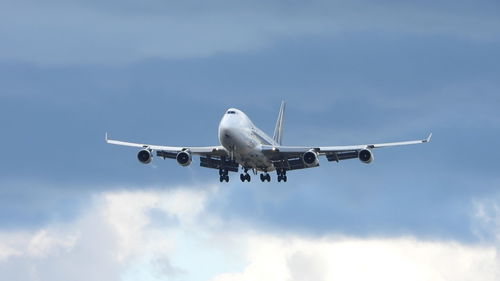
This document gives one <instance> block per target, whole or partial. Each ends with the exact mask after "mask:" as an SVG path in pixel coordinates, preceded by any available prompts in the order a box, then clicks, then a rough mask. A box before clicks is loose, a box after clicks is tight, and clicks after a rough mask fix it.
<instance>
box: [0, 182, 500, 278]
mask: <svg viewBox="0 0 500 281" xmlns="http://www.w3.org/2000/svg"><path fill="white" fill-rule="evenodd" d="M219 193H220V192H219V189H218V187H216V186H212V187H207V188H204V189H193V188H185V187H177V188H173V189H168V190H166V189H161V190H160V189H149V190H147V191H144V190H142V191H137V190H135V191H132V190H126V191H125V190H114V191H108V192H103V193H97V194H95V196H94V197H93V200H92V203H91V204H90V205H89V206H88V208H86V209H85V211H84V212H83V213H82V214H81V215H80V216H79V217H78V218H76V219H75V220H74V221H71V222H65V223H55V222H54V223H50V224H47V225H45V226H44V227H42V228H39V229H36V230H32V231H3V232H0V275H1V276H2V277H4V278H6V279H9V280H51V281H57V280H68V279H71V280H89V279H93V280H103V279H105V280H110V281H113V280H164V278H170V279H173V280H212V281H226V280H234V281H239V280H264V281H265V280H283V281H293V280H305V279H314V280H339V279H340V280H366V279H370V280H401V279H405V280H498V279H499V278H500V260H499V259H498V257H497V256H498V249H497V248H496V247H495V244H494V243H480V244H464V243H459V242H456V241H449V240H442V241H431V240H425V239H417V238H415V237H411V236H398V237H389V238H379V237H367V238H359V237H353V236H346V235H343V234H339V233H329V234H326V235H323V236H321V237H319V238H318V237H309V236H305V235H301V234H297V233H293V232H289V231H283V232H279V233H276V232H268V231H266V230H262V229H257V228H255V227H253V226H250V225H246V224H245V223H244V222H242V221H240V222H232V221H225V220H223V219H222V218H221V217H219V216H217V215H215V214H213V213H211V212H210V210H209V209H208V208H207V206H208V204H209V203H210V201H212V200H214V198H216V197H217V196H219V195H220V194H219ZM478 202H479V203H478V204H480V205H481V204H484V202H483V201H478ZM495 204H496V203H495ZM478 206H479V205H478ZM481 206H482V205H481ZM492 210H496V209H495V208H493V209H491V208H486V209H485V208H482V207H478V216H479V218H487V219H486V221H488V222H491V218H492V216H494V215H495V214H496V213H495V212H493V213H492ZM159 214H161V215H159ZM489 230H490V231H496V232H497V233H498V231H499V230H498V228H497V226H496V225H495V227H493V228H492V229H489ZM484 231H486V228H484ZM89 268H92V270H89Z"/></svg>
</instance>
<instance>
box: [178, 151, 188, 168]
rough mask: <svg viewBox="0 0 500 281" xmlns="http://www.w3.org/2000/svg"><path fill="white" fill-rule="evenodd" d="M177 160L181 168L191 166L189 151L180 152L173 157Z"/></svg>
mask: <svg viewBox="0 0 500 281" xmlns="http://www.w3.org/2000/svg"><path fill="white" fill-rule="evenodd" d="M175 159H176V160H177V163H179V165H181V166H189V164H191V161H192V158H191V153H190V152H189V151H181V152H179V153H177V156H176V157H175Z"/></svg>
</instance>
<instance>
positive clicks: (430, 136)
mask: <svg viewBox="0 0 500 281" xmlns="http://www.w3.org/2000/svg"><path fill="white" fill-rule="evenodd" d="M431 138H432V133H430V134H429V136H428V137H427V139H425V140H424V142H431Z"/></svg>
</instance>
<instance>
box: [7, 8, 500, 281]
mask: <svg viewBox="0 0 500 281" xmlns="http://www.w3.org/2000/svg"><path fill="white" fill-rule="evenodd" d="M499 8H500V7H499V4H498V3H497V2H496V1H475V2H474V3H472V2H466V1H459V2H456V1H443V2H440V3H434V2H432V1H420V2H418V3H414V2H412V1H381V2H378V3H372V2H367V1H311V2H310V3H307V4H306V3H301V2H297V1H251V2H238V3H235V2H232V1H214V2H211V3H210V4H207V3H205V2H203V1H183V2H182V3H175V2H172V1H155V0H149V1H134V0H129V1H122V2H116V1H79V0H74V1H58V0H51V1H47V2H46V3H44V4H43V5H41V4H40V3H39V2H36V1H32V0H25V1H16V3H12V2H7V1H2V2H0V41H1V42H2V44H0V85H1V91H0V101H1V102H0V109H1V110H0V126H1V127H2V129H3V130H2V131H3V133H2V138H1V139H0V143H1V145H2V147H4V150H3V157H2V161H0V171H2V172H1V173H0V195H1V196H0V237H3V239H1V240H0V273H2V275H3V276H9V277H12V278H11V279H13V280H17V279H19V280H59V279H58V278H62V279H60V280H67V278H68V277H69V276H71V277H74V276H78V272H80V271H82V270H83V269H84V266H83V265H82V262H81V261H82V260H86V259H89V258H90V259H93V258H94V257H99V259H96V260H101V259H102V262H96V264H98V265H99V268H102V269H101V270H100V271H99V274H97V275H96V278H97V279H102V276H107V279H109V280H129V279H133V278H143V279H145V280H161V278H164V277H165V276H167V277H168V278H174V279H179V280H246V279H245V278H250V279H251V278H255V277H256V276H260V275H255V274H256V273H255V272H254V271H252V270H253V269H255V268H259V269H260V268H261V266H266V265H261V264H259V263H258V262H256V263H253V262H252V261H253V260H252V257H257V256H258V254H256V253H253V252H252V249H255V248H259V247H260V246H262V247H264V246H265V247H267V246H269V247H271V246H270V245H275V244H273V243H274V242H272V241H276V240H277V239H278V240H279V239H281V240H279V241H281V242H283V243H291V244H293V243H295V242H290V241H291V240H287V239H288V238H289V237H293V239H292V238H290V239H292V240H293V241H296V240H297V239H298V240H299V241H307V243H306V242H304V243H298V244H293V245H295V246H293V247H291V248H293V249H295V248H294V247H296V248H297V251H298V252H308V251H312V252H310V253H309V254H308V255H306V256H307V257H312V256H314V257H315V258H317V259H319V260H321V261H318V262H306V261H304V260H303V257H302V256H300V257H298V258H297V259H298V261H297V260H295V259H294V258H293V257H296V256H295V255H293V254H283V255H285V256H286V257H288V259H285V260H287V261H288V263H286V264H287V265H288V266H284V267H283V268H284V269H283V270H282V271H279V270H278V271H279V272H285V273H286V274H285V273H283V274H284V275H283V276H285V277H283V276H281V275H280V277H276V278H271V279H272V280H276V279H278V280H287V278H288V280H294V278H296V279H297V278H298V280H300V278H299V276H301V275H300V274H305V275H306V276H308V275H309V276H313V275H314V272H316V273H318V274H320V275H321V276H330V275H328V274H330V273H331V272H330V273H328V274H327V273H326V271H324V269H318V268H316V267H315V266H314V265H317V264H322V263H325V264H329V265H332V268H339V267H344V268H349V266H354V265H356V264H355V260H354V261H352V263H350V264H348V265H345V264H342V265H340V264H338V263H336V262H335V261H336V260H335V258H334V257H332V256H330V255H329V253H326V252H322V253H317V255H316V254H314V253H316V252H314V251H313V250H311V249H316V247H317V246H318V245H321V243H323V242H324V240H325V239H326V240H327V242H325V243H330V244H328V245H329V246H327V247H325V248H328V247H330V246H331V247H334V248H335V247H337V246H338V244H336V243H341V242H339V241H344V240H343V239H347V240H348V241H351V242H352V243H353V244H349V243H348V245H350V246H346V247H347V248H349V247H351V249H353V252H356V250H355V249H361V250H359V251H361V252H360V255H362V254H363V253H364V254H367V256H369V253H368V252H367V253H365V252H363V251H364V250H363V249H370V247H369V246H366V245H372V243H373V244H374V245H380V247H382V249H387V252H393V251H396V252H397V251H399V250H400V249H403V248H404V247H409V248H411V249H413V250H414V251H415V253H417V252H418V253H421V251H422V249H424V256H425V255H430V254H429V253H433V251H432V249H434V248H435V247H438V246H439V247H445V248H446V247H447V246H443V245H450V243H456V245H459V246H457V247H465V248H464V249H466V250H465V251H464V252H465V253H471V257H472V258H471V260H478V259H479V260H482V259H483V258H484V259H485V261H484V264H482V265H483V267H485V268H489V266H491V268H493V269H492V270H491V271H488V270H486V271H487V272H489V274H490V275H483V276H482V277H483V279H484V280H496V279H498V276H499V275H498V274H500V273H498V272H497V271H495V270H494V268H500V266H499V264H500V261H499V260H498V258H494V259H492V260H488V257H489V255H491V253H492V251H493V253H494V254H496V255H498V249H499V248H498V246H500V240H499V238H498V237H500V212H499V211H498V210H499V209H500V192H499V187H500V186H499V184H500V183H499V182H500V179H499V176H498V160H497V159H499V157H500V152H498V150H497V149H496V146H497V143H499V141H500V133H499V132H500V130H499V129H500V125H499V124H500V115H499V113H498V107H499V105H500V95H499V90H500V82H499V80H498V77H500V51H499V50H500V20H499V19H498V16H497V15H498V12H499ZM281 100H286V101H287V103H288V107H287V116H286V124H285V134H284V143H285V144H289V145H307V144H311V145H335V144H359V143H368V142H385V141H398V140H406V139H415V138H422V137H425V136H426V135H427V134H428V133H429V132H430V131H432V132H433V133H434V139H433V141H432V143H431V144H429V145H420V146H414V147H403V148H393V149H380V150H377V151H375V161H374V162H373V163H372V164H370V165H364V164H362V163H360V162H359V161H356V160H350V161H344V162H342V163H339V164H337V163H328V162H327V161H326V159H322V160H323V161H322V162H321V166H320V167H319V168H316V169H311V170H307V171H297V172H293V173H290V174H289V181H288V182H287V183H286V184H278V183H277V182H271V183H270V184H267V183H266V184H262V183H260V182H258V181H255V182H252V183H250V184H248V183H246V184H242V183H241V182H239V181H237V180H236V179H237V177H235V176H234V175H232V181H231V182H230V183H229V184H223V185H221V184H220V183H219V182H218V176H217V172H216V171H212V170H208V169H203V168H200V167H198V165H199V162H198V159H195V161H193V164H192V165H191V166H190V167H187V168H184V167H180V166H178V165H177V164H176V163H175V161H163V160H160V159H156V160H155V161H154V162H153V164H152V165H141V164H140V163H138V162H137V160H136V151H135V150H134V149H128V148H121V147H112V146H109V145H106V144H105V143H104V141H103V138H104V133H105V132H109V133H110V134H111V136H112V137H115V138H119V139H124V140H131V141H141V142H149V143H155V144H166V145H193V146H196V145H213V144H217V125H218V122H219V119H220V117H221V116H222V114H223V113H224V111H225V109H226V108H229V107H237V108H240V109H241V110H243V111H245V112H246V113H247V114H248V115H249V116H250V117H251V118H252V120H253V121H254V123H255V124H257V125H258V126H259V127H261V128H262V129H263V130H264V131H267V132H269V133H271V132H272V129H273V126H274V121H275V118H276V115H277V111H278V107H279V103H280V101H281ZM179 194H181V195H179ZM179 196H180V198H181V199H182V198H184V199H185V201H183V200H180V199H179V200H180V201H176V200H177V199H176V200H174V199H175V198H177V197H179ZM134 198H137V200H135V199H134ZM172 198H174V199H172ZM192 198H195V199H196V198H197V199H199V200H198V201H197V200H194V201H193V202H198V204H196V203H192V201H191V200H190V199H192ZM200 198H201V199H200ZM120 200H121V201H120ZM172 200H174V201H173V202H176V203H175V204H174V203H171V202H172ZM129 201H130V202H135V203H137V205H134V204H132V206H131V208H130V210H135V211H134V212H132V211H130V212H132V213H134V214H135V213H137V221H135V220H132V221H128V220H127V218H133V217H134V215H133V214H130V216H126V217H125V218H124V217H122V216H121V215H120V216H118V217H114V216H111V217H112V218H113V220H109V218H110V216H103V215H102V214H103V213H106V214H107V213H111V214H114V213H115V211H116V210H115V209H113V208H115V207H116V206H118V207H116V208H118V211H116V212H117V213H119V214H121V213H120V212H119V210H120V208H123V207H122V205H121V204H125V203H127V202H129ZM136 201H137V202H136ZM110 202H119V203H116V204H111V203H110ZM124 202H125V203H124ZM130 202H129V203H130ZM165 202H166V203H165ZM169 202H170V203H169ZM179 202H181V203H179ZM165 204H166V205H165ZM169 204H173V205H175V206H177V205H181V206H183V205H185V207H179V208H180V210H181V211H178V209H176V208H177V207H176V208H173V207H172V208H173V209H172V208H171V207H169ZM124 206H127V205H126V204H125V205H124ZM134 206H135V207H134ZM134 208H135V209H134ZM184 208H186V209H184ZM93 218H95V221H96V223H100V226H103V227H102V229H100V230H92V231H90V229H93V227H91V224H92V223H91V222H92V221H94V219H93ZM87 221H90V222H87ZM122 222H123V224H121V223H122ZM146 222H147V223H146ZM197 223H199V225H200V226H198V227H196V226H194V225H197ZM138 225H139V226H142V228H141V227H138ZM65 229H69V230H67V231H66V230H65ZM225 230H227V232H225ZM134 231H135V232H134ZM163 232H165V233H170V232H172V233H175V235H174V234H172V235H174V236H175V237H176V238H175V239H173V241H174V242H175V243H174V242H173V243H174V244H175V245H174V246H171V245H170V246H168V245H166V246H165V248H161V247H160V249H154V247H153V248H150V247H149V246H147V245H148V243H147V242H145V241H147V240H148V239H151V240H152V241H160V242H161V241H163V240H161V238H158V237H157V236H158V235H159V236H160V237H161V233H163ZM75 233H79V235H77V234H75ZM124 233H128V234H124ZM130 233H132V234H133V235H132V234H130ZM158 233H160V234H158ZM179 233H183V234H179ZM127 235H131V236H130V237H133V238H130V237H129V236H127ZM150 236H153V238H151V237H150ZM216 236H220V237H224V238H227V239H228V241H232V239H236V240H237V239H241V240H242V241H246V242H242V244H243V245H246V247H245V246H237V245H234V244H231V243H229V242H228V244H227V245H226V244H225V243H220V244H218V243H215V246H210V244H211V242H207V241H212V240H211V239H208V238H207V237H212V238H213V237H216ZM40 237H42V238H43V239H42V238H40ZM89 237H93V238H95V239H96V241H100V242H99V243H102V244H99V245H100V247H97V246H96V247H89V246H88V244H87V243H89V242H88V241H89V239H90V238H89ZM109 237H118V238H120V237H121V238H122V240H124V241H128V242H127V243H128V244H127V243H125V244H117V245H114V244H113V243H110V242H109V241H112V240H114V239H111V238H109ZM124 237H129V238H126V239H125V238H124ZM256 237H257V238H256ZM262 237H266V239H262ZM269 237H271V238H269ZM338 237H343V238H342V239H340V238H338ZM408 237H409V238H408ZM146 238H147V239H146ZM268 238H269V239H268ZM134 239H135V240H134ZM155 239H160V240H155ZM221 239H222V238H221ZM294 239H295V240H294ZM349 239H351V240H349ZM400 239H402V240H400ZM408 239H409V240H408ZM2 240H3V241H2ZM90 240H91V239H90ZM118 240H119V241H121V240H120V239H117V241H118ZM40 241H42V242H40ZM47 241H49V242H47ZM54 241H55V242H54ZM130 241H135V242H134V243H131V242H130ZM270 241H271V242H270ZM415 241H417V242H419V243H424V244H425V243H430V244H425V245H426V246H422V247H420V246H418V245H422V244H418V243H416V244H415V243H414V242H415ZM436 241H437V242H436ZM129 242H130V243H129ZM281 242H280V243H281ZM37 243H38V244H37ZM318 243H319V244H318ZM366 243H368V244H366ZM401 243H402V244H403V245H402V244H401ZM405 243H409V244H405ZM440 243H441V244H440ZM299 244H300V245H299ZM30 245H31V246H30ZM32 245H39V246H37V247H35V248H34V249H37V250H33V247H32ZM40 245H41V246H40ZM124 245H128V246H124ZM130 245H135V246H133V247H132V246H130ZM145 245H146V246H145ZM304 245H306V246H304ZM416 245H417V246H416ZM453 245H455V244H453ZM253 246H255V247H253ZM87 247H88V250H86V249H87ZM265 247H264V248H265ZM273 247H274V246H273ZM426 247H429V248H426ZM470 247H472V248H470ZM475 247H483V248H484V249H485V250H484V251H485V252H484V253H483V252H481V251H482V250H483V248H481V249H482V250H481V251H479V250H477V249H476V248H475ZM171 248H176V249H181V250H178V252H175V251H174V252H172V251H171V250H169V249H171ZM271 248H272V247H271ZM30 249H31V250H30ZM40 249H42V250H40ZM102 249H105V252H106V253H109V254H110V256H112V257H116V256H120V254H119V253H122V252H124V251H125V250H124V249H128V250H127V251H125V252H126V253H127V254H122V256H120V257H122V258H121V259H120V258H118V259H116V258H108V257H107V256H106V255H103V254H102V252H101V250H102ZM131 249H132V250H131ZM265 249H268V248H265ZM426 249H427V250H426ZM446 249H447V248H446ZM453 249H454V248H453V247H452V249H451V250H449V251H448V250H446V254H449V255H450V256H456V253H454V252H453ZM476 250H477V251H479V253H476ZM233 251H234V252H237V253H236V254H235V253H233ZM367 251H368V250H367ZM426 251H428V252H426ZM263 252H266V251H263ZM271 252H272V251H271ZM275 252H276V253H277V255H278V254H279V253H281V252H280V251H279V250H276V251H275ZM410 252H411V251H410ZM472 253H473V254H472ZM476 254H477V256H476ZM233 255H235V256H233ZM158 256H159V257H160V258H158ZM211 256H216V257H217V258H214V259H211V262H213V263H214V266H213V267H211V268H212V269H211V270H208V269H206V270H195V268H193V265H190V263H189V261H190V260H196V261H199V262H200V263H206V262H207V260H208V259H210V257H211ZM415 256H418V254H415ZM228 257H230V258H228ZM467 257H469V256H467ZM271 258H272V257H270V258H269V259H271ZM62 260H67V261H69V264H70V265H71V266H70V267H71V270H68V271H63V272H58V271H57V270H56V269H57V268H59V267H60V266H61V261H62ZM274 260H281V259H280V257H278V256H277V257H275V259H274ZM424 260H425V259H424ZM429 260H432V259H431V258H430V259H429ZM385 261H386V263H385V265H393V264H394V260H393V259H392V258H391V257H387V260H385ZM380 262H381V263H383V262H384V259H382V258H381V261H380ZM297 263H298V264H299V265H297ZM408 263H409V264H413V265H415V268H417V269H420V270H419V271H418V272H419V273H422V272H424V271H425V270H424V269H423V268H427V267H425V262H424V261H422V260H418V259H412V258H411V257H410V258H408ZM271 264H272V262H270V263H269V266H271ZM311 264H312V265H311ZM153 265H154V266H153ZM158 265H160V266H159V267H158ZM250 265H253V266H250ZM291 265H294V266H291ZM383 265H384V264H380V267H381V268H383ZM23 266H29V267H30V268H32V269H33V270H32V272H31V271H30V273H23V272H20V271H19V270H16V269H17V268H22V267H23ZM276 266H277V267H280V266H282V265H276ZM346 266H347V267H346ZM51 268H52V269H51ZM280 268H281V267H280ZM295 268H300V269H303V272H302V271H301V273H297V272H296V271H294V269H295ZM443 268H446V267H445V266H443ZM451 268H453V267H451ZM306 269H307V270H306ZM311 270H312V271H311ZM444 270H446V269H444ZM313 271H314V272H313ZM195 272H196V273H195ZM231 272H232V273H231ZM259 272H261V271H259ZM262 272H265V270H263V271H262ZM304 272H305V273H304ZM229 273H231V274H233V273H234V274H236V275H224V274H229ZM322 273H324V274H322ZM379 273H380V272H379ZM441 273H442V272H441ZM466 273H470V274H472V273H475V271H474V269H473V268H472V269H470V271H469V272H466ZM23 274H30V275H29V276H28V275H23ZM331 274H333V275H335V274H337V275H338V274H339V272H334V273H331ZM366 274H368V275H367V276H376V277H377V278H381V279H382V278H384V279H385V280H387V278H388V277H387V275H384V274H385V273H384V272H382V273H380V274H379V275H377V274H375V275H374V274H373V272H370V271H369V270H367V271H366ZM434 274H435V272H431V273H429V276H430V277H429V278H428V279H427V280H434V279H433V276H435V275H434ZM495 274H496V275H495ZM264 276H267V275H265V274H264ZM346 276H347V277H348V278H351V279H346V280H358V279H356V278H357V277H356V275H355V274H354V275H353V274H351V275H349V274H347V275H346ZM394 276H397V277H398V278H400V277H401V276H400V275H397V274H396V275H394ZM425 276H427V275H425ZM471 276H475V275H474V274H472V275H471ZM281 277H283V278H284V279H283V278H281ZM358 277H359V276H358ZM361 277H362V276H361ZM361 277H360V278H361ZM224 278H227V279H224ZM280 278H281V279H280ZM450 278H452V277H450ZM471 278H472V277H471ZM488 278H490V279H488ZM361 279H362V278H361ZM389 279H390V278H389ZM325 280H330V279H329V278H327V277H325ZM465 280H468V279H465Z"/></svg>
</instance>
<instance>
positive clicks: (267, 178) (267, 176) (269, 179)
mask: <svg viewBox="0 0 500 281" xmlns="http://www.w3.org/2000/svg"><path fill="white" fill-rule="evenodd" d="M266 180H267V182H270V181H271V175H269V174H266Z"/></svg>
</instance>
